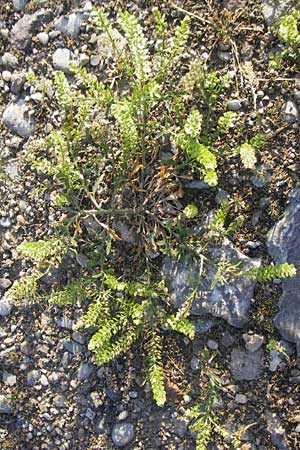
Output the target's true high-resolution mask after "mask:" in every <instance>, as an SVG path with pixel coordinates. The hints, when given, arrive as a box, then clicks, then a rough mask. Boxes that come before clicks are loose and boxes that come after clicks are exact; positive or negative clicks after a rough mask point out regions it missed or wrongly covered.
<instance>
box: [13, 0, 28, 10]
mask: <svg viewBox="0 0 300 450" xmlns="http://www.w3.org/2000/svg"><path fill="white" fill-rule="evenodd" d="M27 2H28V0H13V4H14V10H15V11H18V12H21V11H24V8H25V5H26V3H27Z"/></svg>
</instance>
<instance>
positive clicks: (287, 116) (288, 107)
mask: <svg viewBox="0 0 300 450" xmlns="http://www.w3.org/2000/svg"><path fill="white" fill-rule="evenodd" d="M282 112H283V118H284V120H285V121H286V122H287V123H288V124H290V125H292V124H293V123H295V122H296V121H297V119H298V108H297V105H296V103H295V102H293V101H292V100H288V101H287V102H286V104H285V105H284V107H283V111H282Z"/></svg>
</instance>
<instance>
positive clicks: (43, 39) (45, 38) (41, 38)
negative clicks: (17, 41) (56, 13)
mask: <svg viewBox="0 0 300 450" xmlns="http://www.w3.org/2000/svg"><path fill="white" fill-rule="evenodd" d="M36 37H37V38H38V40H39V41H40V43H41V44H42V45H47V44H48V42H49V34H48V33H45V32H44V31H42V32H41V33H38V34H37V35H36Z"/></svg>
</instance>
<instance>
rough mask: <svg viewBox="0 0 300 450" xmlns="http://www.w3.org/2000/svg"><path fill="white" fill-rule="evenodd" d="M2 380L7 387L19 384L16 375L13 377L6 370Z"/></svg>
mask: <svg viewBox="0 0 300 450" xmlns="http://www.w3.org/2000/svg"><path fill="white" fill-rule="evenodd" d="M2 380H3V383H4V384H6V385H7V386H14V385H15V384H16V382H17V377H16V375H13V374H12V373H9V372H6V370H4V371H3V374H2Z"/></svg>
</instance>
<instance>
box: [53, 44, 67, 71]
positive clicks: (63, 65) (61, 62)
mask: <svg viewBox="0 0 300 450" xmlns="http://www.w3.org/2000/svg"><path fill="white" fill-rule="evenodd" d="M70 58H71V52H70V50H69V49H68V48H58V49H57V50H55V52H54V53H53V56H52V62H53V67H54V69H57V70H61V71H62V72H66V73H69V72H71V68H70Z"/></svg>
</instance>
